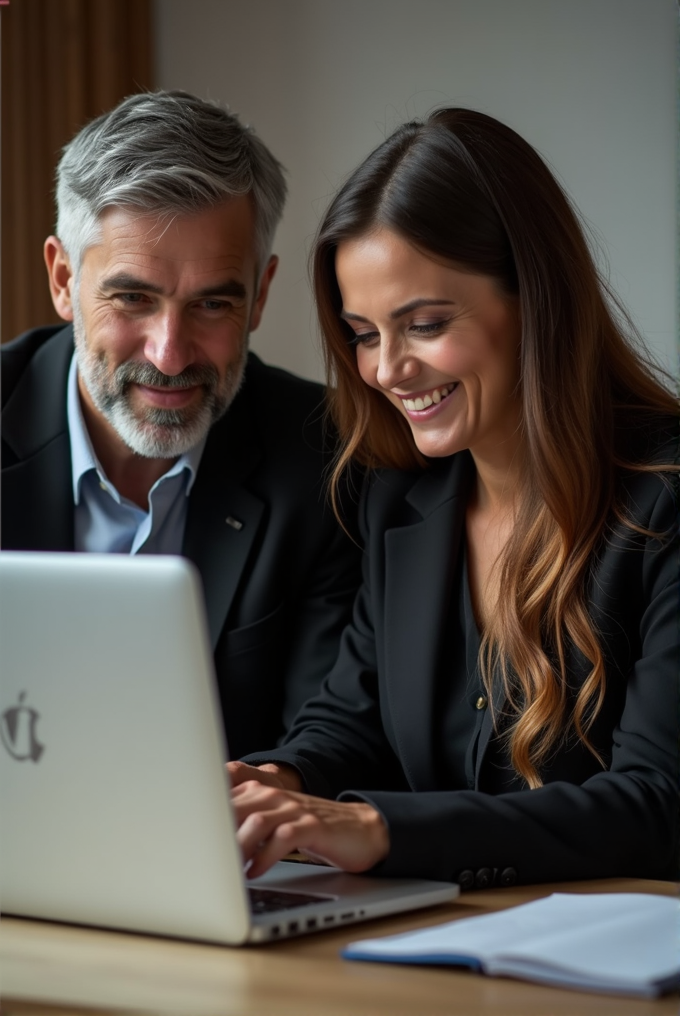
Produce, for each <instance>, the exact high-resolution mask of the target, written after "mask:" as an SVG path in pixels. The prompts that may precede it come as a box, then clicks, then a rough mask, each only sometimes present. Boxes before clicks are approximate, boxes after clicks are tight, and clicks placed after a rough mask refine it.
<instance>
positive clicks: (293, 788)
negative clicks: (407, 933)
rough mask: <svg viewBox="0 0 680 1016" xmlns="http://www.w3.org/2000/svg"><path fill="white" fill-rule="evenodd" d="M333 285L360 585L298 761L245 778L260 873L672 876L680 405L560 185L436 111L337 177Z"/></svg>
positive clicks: (518, 147) (327, 327)
mask: <svg viewBox="0 0 680 1016" xmlns="http://www.w3.org/2000/svg"><path fill="white" fill-rule="evenodd" d="M314 283H315V290H316V298H317V303H318V308H319V314H320V320H321V326H322V331H323V336H324V342H325V349H326V355H327V362H328V366H329V374H330V378H331V380H332V381H333V383H334V385H335V391H334V394H333V396H332V411H333V415H334V418H335V421H336V423H337V425H338V427H339V429H340V433H341V435H342V436H343V438H344V442H345V443H344V451H343V453H342V456H341V458H340V460H339V462H338V466H337V471H336V474H335V482H337V478H338V476H339V475H340V473H341V472H342V470H343V469H344V468H345V467H346V466H347V464H348V463H349V461H350V460H356V461H358V462H359V463H361V464H362V465H363V466H365V467H368V470H369V480H368V483H367V490H366V492H365V497H364V503H363V513H362V514H363V527H364V537H365V541H366V551H365V555H364V557H365V561H364V584H363V587H362V589H361V591H360V593H359V596H358V598H357V602H356V607H355V613H354V620H353V623H352V625H351V626H350V627H349V628H348V629H347V630H346V632H345V635H344V640H343V646H342V649H341V652H340V656H339V659H338V662H337V664H336V666H335V668H334V670H333V671H332V672H331V674H330V675H329V677H328V679H327V681H326V683H325V685H324V688H323V691H322V693H321V694H320V696H319V697H318V698H316V699H314V700H312V701H311V702H309V703H308V704H307V706H306V707H305V708H304V709H303V711H302V712H301V713H300V714H299V716H298V718H297V721H296V723H295V725H294V727H293V729H292V731H291V734H290V735H289V737H288V740H287V742H286V743H285V745H284V746H283V747H282V748H280V749H278V750H276V751H273V752H268V753H265V754H263V755H260V756H257V757H251V758H250V759H249V760H248V761H249V762H250V763H251V764H250V765H248V764H245V763H233V764H232V765H231V767H230V768H231V772H232V779H233V782H234V784H235V789H234V801H235V806H236V811H237V817H238V821H239V825H240V829H239V837H240V841H241V844H242V848H243V851H244V857H245V859H246V861H247V863H248V865H249V872H250V874H251V875H252V876H255V875H258V874H260V873H261V872H263V871H264V870H266V868H267V867H269V865H270V864H271V863H273V862H274V861H275V860H277V859H278V858H280V857H282V856H283V855H285V853H286V852H287V851H288V850H290V849H291V848H293V847H298V848H300V849H302V850H303V851H305V852H306V853H307V854H309V855H312V856H320V857H323V858H325V859H327V860H329V861H331V862H332V863H335V864H337V865H339V866H340V867H343V868H346V869H347V870H351V871H364V870H367V869H368V868H373V867H375V866H378V868H377V870H379V871H381V872H384V873H385V874H391V875H394V874H403V875H424V876H430V877H433V878H438V879H452V880H457V881H459V882H460V883H461V885H463V886H464V887H471V886H473V885H478V886H486V885H491V884H498V885H508V884H512V883H513V882H516V881H519V882H539V881H548V880H560V879H577V878H598V877H606V876H638V877H648V878H674V877H676V876H677V874H678V860H679V856H680V822H679V815H680V807H679V805H680V794H679V788H678V784H679V772H680V765H679V758H678V704H679V701H680V699H679V686H678V672H679V669H680V660H679V655H678V603H679V599H678V597H679V593H678V536H677V508H676V496H675V492H674V488H675V486H676V481H677V465H675V464H676V463H677V461H678V403H677V400H676V398H675V397H674V396H673V395H672V394H671V393H670V390H669V389H667V388H666V387H664V385H663V384H662V382H661V381H660V380H659V373H658V371H655V370H654V369H653V368H652V367H651V366H650V365H649V364H648V363H647V362H646V361H645V359H644V358H643V356H642V355H641V354H640V352H639V350H638V348H636V346H635V344H634V342H633V341H631V339H630V338H629V337H627V335H626V331H627V333H628V336H630V334H631V327H630V325H629V322H628V320H627V318H626V317H625V315H623V314H622V313H621V312H620V311H619V310H618V309H616V307H615V304H614V303H613V301H612V298H611V296H609V295H608V294H607V293H606V292H604V286H603V283H602V282H601V281H600V280H599V279H598V275H597V271H596V269H595V267H594V265H593V261H592V258H591V255H590V253H589V250H588V247H587V244H586V242H585V240H584V237H583V234H582V231H581V229H580V227H579V225H578V221H577V219H576V217H575V215H574V212H573V211H572V209H571V208H570V206H569V203H568V201H567V199H566V198H565V196H564V194H563V193H562V191H561V190H560V188H559V185H558V184H557V183H556V181H555V179H554V178H553V176H552V175H551V173H550V172H549V170H548V169H547V168H546V166H545V164H544V163H543V162H542V160H541V159H540V158H539V156H538V155H537V154H536V153H535V152H534V151H533V149H531V147H530V146H529V145H528V144H527V143H526V142H524V141H523V140H522V139H521V138H520V137H518V136H517V135H516V134H515V133H514V132H513V131H511V130H510V129H509V128H507V127H505V126H503V125H502V124H500V123H498V122H497V121H495V120H493V119H491V118H490V117H488V116H485V115H483V114H480V113H474V112H471V111H469V110H464V109H448V110H447V109H444V110H439V111H437V112H435V113H434V114H433V115H432V116H431V117H430V118H429V119H428V120H427V121H426V122H425V123H418V122H416V123H410V124H407V125H405V126H403V127H401V128H400V129H398V130H397V131H396V132H395V133H394V134H393V135H392V136H391V137H390V138H388V140H387V141H386V142H384V143H383V144H382V145H381V146H380V147H379V148H378V149H377V150H376V151H375V152H373V153H372V155H370V156H369V157H368V159H367V160H366V161H365V162H364V163H363V165H361V166H360V167H359V169H357V170H356V172H355V173H354V174H353V175H352V176H351V177H350V179H349V180H348V182H347V183H346V184H345V186H344V187H343V188H342V190H341V191H340V193H339V194H338V195H337V197H336V198H335V200H334V201H333V203H332V204H331V207H330V209H329V211H328V212H327V214H326V216H325V219H324V221H323V223H322V225H321V228H320V231H319V235H318V237H317V241H316V246H315V252H314ZM624 329H625V330H626V331H624ZM254 765H258V766H259V768H254ZM338 797H339V799H337V800H335V798H338Z"/></svg>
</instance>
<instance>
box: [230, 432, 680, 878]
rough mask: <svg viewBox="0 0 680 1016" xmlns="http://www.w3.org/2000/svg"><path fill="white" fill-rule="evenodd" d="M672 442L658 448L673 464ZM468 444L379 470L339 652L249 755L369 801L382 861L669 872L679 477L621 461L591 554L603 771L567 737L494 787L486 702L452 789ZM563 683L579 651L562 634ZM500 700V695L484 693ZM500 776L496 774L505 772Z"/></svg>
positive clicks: (459, 873) (577, 678)
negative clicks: (285, 727) (452, 671)
mask: <svg viewBox="0 0 680 1016" xmlns="http://www.w3.org/2000/svg"><path fill="white" fill-rule="evenodd" d="M676 454H677V451H676V450H675V448H671V450H670V451H668V449H665V451H664V453H663V454H662V455H661V458H662V459H663V460H664V461H666V462H667V461H669V460H670V461H672V460H673V458H674V456H675V455H676ZM470 472H471V459H470V456H469V454H468V453H467V452H465V453H461V454H458V455H455V456H453V457H452V458H450V459H447V460H439V461H438V462H435V463H434V464H433V465H432V466H431V468H429V469H428V470H427V471H425V472H424V473H420V474H413V473H410V474H409V473H405V472H397V471H387V470H386V471H379V472H378V473H376V474H375V475H374V476H373V478H372V480H371V482H370V485H369V489H368V492H367V495H366V497H365V501H364V507H363V527H364V536H365V540H366V550H365V554H364V582H363V586H362V588H361V590H360V592H359V594H358V597H357V600H356V604H355V609H354V617H353V622H352V624H351V625H350V626H349V627H348V628H347V629H346V630H345V633H344V636H343V641H342V648H341V652H340V656H339V658H338V662H337V664H336V666H335V667H334V669H333V670H332V671H331V673H330V674H329V676H328V678H327V680H326V682H325V684H324V686H323V688H322V691H321V693H320V695H319V696H318V697H317V698H315V699H313V700H311V701H310V702H308V703H307V705H306V706H305V707H304V708H303V710H302V711H301V712H300V713H299V714H298V717H297V720H296V722H295V724H294V726H293V728H292V730H291V732H290V734H289V736H288V738H287V740H286V742H285V744H284V746H283V747H282V748H279V749H277V750H275V751H271V752H268V753H266V754H262V755H257V756H250V757H249V759H248V761H253V762H255V761H265V760H272V759H277V760H279V761H281V762H288V763H290V764H292V765H294V766H296V767H297V769H298V770H299V771H300V773H301V774H302V777H303V780H304V783H305V787H306V789H307V790H308V791H309V792H310V793H314V794H319V795H322V796H326V797H336V796H342V797H343V798H344V799H355V800H356V799H363V800H367V801H370V802H371V803H373V804H374V805H375V807H376V808H378V809H379V810H380V811H381V813H382V814H383V816H384V817H385V819H386V821H387V823H388V826H389V830H390V839H391V851H390V855H389V857H388V859H387V860H386V861H385V862H383V864H382V865H381V866H380V870H381V871H382V872H384V873H385V874H404V875H422V876H426V877H431V878H438V879H451V880H458V881H461V882H462V883H463V884H464V885H467V886H471V885H473V884H475V883H476V884H478V885H487V884H510V883H512V882H514V881H519V882H525V883H526V882H541V881H553V880H562V879H586V878H603V877H613V876H630V877H644V878H658V879H669V878H675V877H677V876H678V868H679V858H680V789H679V788H680V759H679V746H678V741H679V731H680V723H679V711H680V677H679V672H680V653H679V649H678V619H679V607H680V600H679V595H680V593H679V588H678V546H679V545H678V513H677V496H676V494H675V493H674V489H673V488H674V486H675V484H674V483H673V481H672V480H671V482H670V483H669V482H665V481H664V480H663V479H661V478H660V477H659V475H657V474H651V473H634V474H629V475H628V477H627V479H626V480H625V482H624V490H625V498H626V504H627V508H628V510H629V512H630V514H631V515H632V516H633V518H634V519H635V521H636V522H637V524H638V525H639V526H641V527H642V528H644V529H647V530H650V531H652V532H654V533H662V534H664V535H663V537H662V538H658V537H654V536H649V535H642V534H640V533H638V532H635V531H634V530H632V529H630V528H623V527H622V526H621V525H619V524H616V525H613V526H612V527H611V530H610V531H609V532H607V533H606V535H605V536H604V538H603V540H602V542H601V546H600V547H599V550H598V552H597V555H596V556H595V558H594V560H593V562H592V568H591V572H590V578H589V607H590V612H591V617H592V618H593V620H594V622H595V625H596V626H597V630H598V632H599V637H600V640H601V645H602V647H603V650H604V655H605V660H606V693H605V699H604V704H603V706H602V709H601V711H600V714H599V716H598V718H597V721H596V722H595V725H594V726H593V728H592V730H591V738H592V741H593V742H594V745H595V747H596V748H597V750H598V751H599V753H600V755H601V756H602V758H603V759H604V762H605V768H603V767H602V765H601V764H600V763H599V762H598V761H597V760H596V758H595V757H594V756H593V755H592V754H591V753H590V752H589V751H588V750H587V749H586V748H585V747H584V746H583V745H582V744H581V743H580V742H578V741H577V740H576V739H575V738H574V737H573V736H569V737H566V739H565V741H564V743H563V744H562V745H561V746H560V747H559V748H558V749H557V750H555V751H554V753H553V754H552V756H551V758H550V760H549V762H548V764H547V765H545V766H544V767H543V768H542V770H541V775H542V778H543V782H544V785H543V786H542V787H540V788H539V789H536V790H529V789H527V788H526V785H524V784H523V783H522V781H521V780H520V779H519V778H517V779H516V782H515V784H514V785H513V786H512V787H511V789H510V790H507V789H506V790H505V792H502V793H497V792H496V789H495V776H494V771H495V766H494V764H493V762H492V759H495V761H496V762H497V761H498V757H499V754H498V751H499V743H498V740H497V738H496V737H495V735H494V728H493V720H492V711H491V710H490V709H487V710H486V712H485V714H484V715H483V716H482V717H480V721H479V723H478V725H477V729H476V731H475V735H474V737H475V739H476V744H475V745H474V748H475V751H474V753H473V757H474V758H475V759H476V762H475V765H474V768H473V770H472V772H471V778H470V780H469V785H468V786H465V787H456V788H446V787H445V786H443V785H442V778H441V772H440V771H438V768H439V767H438V765H437V761H436V760H437V758H438V757H439V755H438V746H437V745H436V743H435V738H434V735H433V731H434V730H435V729H436V730H441V729H442V725H441V723H440V722H439V718H438V717H435V714H434V711H435V709H436V702H435V695H434V689H435V685H436V676H437V673H438V668H439V667H440V666H441V661H442V660H443V659H444V660H445V658H446V653H447V644H449V643H447V638H448V637H449V636H448V633H447V628H448V627H450V625H448V617H449V614H448V611H449V609H450V606H449V598H450V584H451V574H452V569H453V567H454V565H455V561H456V556H457V555H458V554H459V553H460V548H461V545H462V537H463V534H464V530H463V523H464V509H465V496H466V493H465V492H466V490H467V488H468V483H469V477H470ZM568 665H569V681H570V686H571V689H572V691H573V692H575V691H576V690H577V689H578V687H579V686H580V685H581V683H582V682H583V680H584V679H585V677H586V675H587V673H588V671H589V665H588V663H587V661H586V660H585V659H584V658H583V657H582V656H580V654H579V652H578V651H577V650H576V649H575V648H572V649H571V651H570V655H569V659H568ZM496 705H497V706H502V701H499V702H497V703H496ZM506 788H507V784H506Z"/></svg>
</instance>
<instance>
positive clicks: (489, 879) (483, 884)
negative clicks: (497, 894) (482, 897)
mask: <svg viewBox="0 0 680 1016" xmlns="http://www.w3.org/2000/svg"><path fill="white" fill-rule="evenodd" d="M490 885H493V871H492V870H491V868H480V869H479V871H478V872H477V874H476V875H475V889H488V888H489V886H490Z"/></svg>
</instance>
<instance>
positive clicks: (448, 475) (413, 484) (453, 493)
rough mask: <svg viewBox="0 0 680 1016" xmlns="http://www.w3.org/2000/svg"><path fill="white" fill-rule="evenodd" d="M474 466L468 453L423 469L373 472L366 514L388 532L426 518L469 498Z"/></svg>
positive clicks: (434, 461)
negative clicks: (444, 505) (462, 498)
mask: <svg viewBox="0 0 680 1016" xmlns="http://www.w3.org/2000/svg"><path fill="white" fill-rule="evenodd" d="M473 475H474V465H473V464H472V458H471V456H470V454H469V453H468V452H459V453H457V454H456V455H451V456H447V457H446V458H442V459H430V460H428V462H427V465H426V466H425V467H424V468H423V469H410V470H406V469H374V470H371V471H370V472H369V474H368V476H367V479H366V487H365V492H364V506H365V511H366V514H367V516H368V518H369V519H370V521H371V523H372V524H377V525H381V526H382V527H383V528H387V527H389V526H393V525H408V524H410V523H413V522H417V521H420V520H421V519H422V518H425V517H427V516H428V515H429V514H431V513H432V512H433V511H435V510H436V509H437V508H439V507H440V506H441V505H443V504H445V503H447V502H449V501H451V500H453V499H456V498H461V497H466V496H467V491H468V488H469V483H470V479H471V477H472V476H473Z"/></svg>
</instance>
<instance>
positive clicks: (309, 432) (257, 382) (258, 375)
mask: <svg viewBox="0 0 680 1016" xmlns="http://www.w3.org/2000/svg"><path fill="white" fill-rule="evenodd" d="M239 400H242V402H243V404H244V407H246V406H247V410H248V412H249V414H250V416H251V419H252V420H253V423H254V426H255V427H256V429H257V430H258V431H259V433H260V435H261V436H263V437H265V439H266V443H268V444H269V443H271V442H274V443H276V444H285V443H286V442H287V441H290V440H294V439H295V437H298V438H299V437H301V436H303V435H304V439H305V441H308V442H309V441H311V444H312V445H318V438H319V437H320V436H321V435H326V436H328V435H329V433H332V430H333V428H332V427H331V425H330V421H329V419H328V415H327V413H326V399H325V388H324V386H323V385H321V384H319V383H318V382H316V381H309V380H307V379H306V378H302V377H298V376H297V375H295V374H291V373H290V372H289V371H287V370H283V369H282V368H281V367H272V366H270V365H269V364H266V363H263V361H262V360H260V359H259V357H257V356H255V354H254V353H250V354H249V356H248V365H247V367H246V373H245V378H244V382H243V388H242V391H241V393H240V394H239ZM229 412H231V410H229ZM227 415H228V414H227Z"/></svg>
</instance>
